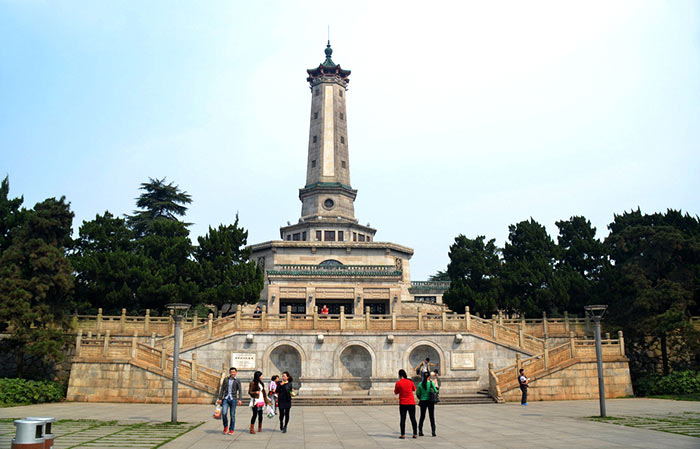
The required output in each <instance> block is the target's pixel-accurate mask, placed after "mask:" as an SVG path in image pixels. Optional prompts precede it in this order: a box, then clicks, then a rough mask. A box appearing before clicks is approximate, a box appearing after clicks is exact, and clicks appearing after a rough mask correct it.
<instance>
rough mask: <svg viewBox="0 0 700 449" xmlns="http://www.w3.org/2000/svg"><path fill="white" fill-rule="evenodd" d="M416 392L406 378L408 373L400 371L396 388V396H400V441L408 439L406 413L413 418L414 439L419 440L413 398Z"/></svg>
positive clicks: (414, 387)
mask: <svg viewBox="0 0 700 449" xmlns="http://www.w3.org/2000/svg"><path fill="white" fill-rule="evenodd" d="M414 391H416V386H415V385H413V382H411V381H410V380H408V376H406V371H404V370H402V369H400V370H399V381H398V382H396V385H395V386H394V394H398V395H399V416H400V418H401V420H400V421H399V427H400V428H401V435H400V436H399V438H400V439H402V440H403V439H405V438H406V413H408V416H409V418H411V425H412V426H413V438H418V435H417V432H416V431H417V429H416V400H415V399H414V397H413V392H414Z"/></svg>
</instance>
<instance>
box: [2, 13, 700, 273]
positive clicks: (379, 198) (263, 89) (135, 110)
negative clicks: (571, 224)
mask: <svg viewBox="0 0 700 449" xmlns="http://www.w3.org/2000/svg"><path fill="white" fill-rule="evenodd" d="M328 24H330V26H331V43H332V45H333V49H334V54H333V60H334V61H335V62H337V63H340V64H341V65H342V66H343V67H344V68H348V69H351V70H352V76H351V82H350V90H349V92H348V95H347V115H348V132H349V135H348V144H349V149H350V167H351V181H352V186H353V187H354V188H356V189H358V190H359V195H358V198H357V201H356V208H355V211H356V216H357V217H358V218H359V219H360V221H361V222H362V223H367V222H369V223H371V225H372V226H373V227H376V228H377V229H378V233H377V240H382V241H392V242H396V243H400V244H403V245H406V246H409V247H412V248H414V249H415V255H414V257H413V259H412V261H411V269H412V277H413V279H414V280H423V279H425V278H427V276H428V275H429V274H431V273H434V272H435V271H436V270H438V269H444V267H445V266H446V264H447V262H448V258H447V251H448V248H449V245H450V244H451V242H452V241H453V239H454V237H455V236H456V235H457V234H459V233H463V234H465V235H467V236H468V237H475V236H476V235H480V234H484V235H486V236H487V237H489V238H496V239H497V242H498V244H499V245H502V244H503V242H504V241H505V238H506V236H507V231H508V225H509V224H513V223H516V222H519V221H521V220H525V219H528V218H529V217H533V218H534V219H535V220H537V221H539V222H540V223H542V224H544V225H546V226H547V228H548V230H549V232H550V233H551V234H552V236H553V238H556V232H557V230H556V227H555V225H554V222H555V221H557V220H560V219H566V218H568V217H570V216H572V215H584V216H586V217H588V218H589V219H590V220H591V221H592V222H593V224H594V225H595V226H597V228H598V232H599V235H601V236H605V235H606V234H607V229H606V226H607V224H608V223H610V221H612V219H613V214H614V213H621V212H623V211H625V210H630V209H632V208H636V207H637V206H640V207H641V208H642V210H643V211H644V212H655V211H663V210H665V209H666V208H669V207H670V208H677V209H682V210H684V211H687V212H690V213H691V214H693V215H697V214H699V213H700V199H699V198H700V195H699V194H698V192H700V151H699V150H700V127H699V126H698V124H700V2H698V1H671V2H669V1H656V2H653V1H630V2H622V1H613V2H611V1H603V2H562V1H553V2H522V1H517V2H483V1H480V2H440V1H434V2H428V3H426V2H420V3H419V2H416V3H410V2H405V1H402V2H292V1H287V2H243V1H239V2H233V1H228V2H210V1H204V2H174V1H163V2H156V1H147V2H143V1H131V2H115V1H110V2H106V1H104V2H96V1H95V2H94V1H84V2H62V1H56V2H49V1H20V0H18V1H1V0H0V170H1V171H2V173H1V174H2V175H4V174H9V176H10V182H11V189H12V191H11V194H13V195H20V194H23V195H24V197H25V202H26V204H27V205H33V204H34V203H35V202H37V201H40V200H42V199H44V198H46V197H49V196H60V195H66V197H67V198H68V200H69V201H70V202H71V204H72V208H73V210H74V211H75V213H76V221H75V223H74V226H75V227H76V229H77V227H78V226H79V225H80V223H82V221H83V220H85V219H90V218H93V217H94V216H95V214H97V213H102V212H104V211H105V210H109V211H111V212H113V213H115V214H125V213H130V212H131V211H132V210H133V208H134V198H135V197H136V196H137V195H138V186H139V184H140V183H141V182H143V181H145V180H147V178H148V177H163V176H167V177H168V179H169V180H172V181H174V182H175V183H177V184H178V185H180V187H181V188H182V189H184V190H186V191H188V192H189V193H190V194H191V195H192V197H193V199H194V202H193V204H192V206H191V208H190V211H189V213H188V216H187V219H188V220H189V221H191V222H194V225H193V226H192V234H193V240H194V237H196V236H197V235H201V234H203V233H204V232H206V229H207V226H208V225H213V226H216V225H218V224H219V223H231V222H232V221H233V219H234V216H235V214H236V212H237V211H238V212H239V214H240V219H241V223H242V224H243V225H244V226H245V227H247V228H248V229H249V230H250V239H249V241H250V243H255V242H261V241H266V240H272V239H277V238H279V231H278V229H279V227H280V226H281V225H284V224H285V223H286V222H287V221H288V220H289V221H292V222H295V221H296V220H297V219H298V217H299V215H300V212H301V203H300V202H299V200H298V189H299V188H300V187H302V186H303V183H304V181H305V169H306V148H307V143H308V142H307V140H308V127H309V123H308V120H309V107H310V98H309V90H308V87H307V83H306V81H305V78H306V72H305V70H306V69H307V68H311V67H314V66H316V65H318V64H319V63H320V62H321V61H322V60H323V49H324V46H325V41H326V27H327V25H328Z"/></svg>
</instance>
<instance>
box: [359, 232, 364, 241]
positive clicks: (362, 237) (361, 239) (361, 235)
mask: <svg viewBox="0 0 700 449" xmlns="http://www.w3.org/2000/svg"><path fill="white" fill-rule="evenodd" d="M359 237H360V241H361V242H364V241H365V235H364V234H360V235H359Z"/></svg>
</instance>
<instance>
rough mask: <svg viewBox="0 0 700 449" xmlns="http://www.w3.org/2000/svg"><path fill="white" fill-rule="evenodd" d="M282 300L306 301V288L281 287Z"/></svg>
mask: <svg viewBox="0 0 700 449" xmlns="http://www.w3.org/2000/svg"><path fill="white" fill-rule="evenodd" d="M280 298H284V299H304V298H306V287H280Z"/></svg>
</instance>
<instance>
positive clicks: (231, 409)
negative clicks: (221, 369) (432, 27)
mask: <svg viewBox="0 0 700 449" xmlns="http://www.w3.org/2000/svg"><path fill="white" fill-rule="evenodd" d="M236 374H238V370H237V369H236V368H234V367H231V368H229V370H228V377H227V378H225V379H224V380H223V381H222V382H221V386H220V387H219V400H218V401H216V403H217V404H219V405H221V404H222V403H223V407H222V409H223V410H222V414H223V422H224V434H229V435H233V431H234V429H235V428H236V405H241V381H239V380H238V379H236ZM236 398H238V399H236ZM227 413H230V414H231V423H230V424H229V420H228V416H226V415H227Z"/></svg>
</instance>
